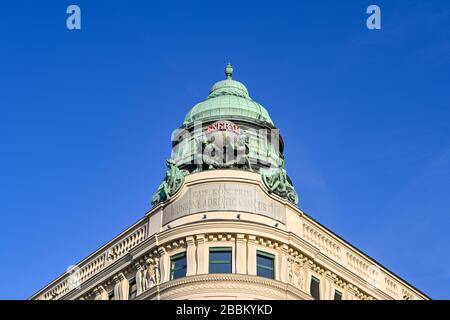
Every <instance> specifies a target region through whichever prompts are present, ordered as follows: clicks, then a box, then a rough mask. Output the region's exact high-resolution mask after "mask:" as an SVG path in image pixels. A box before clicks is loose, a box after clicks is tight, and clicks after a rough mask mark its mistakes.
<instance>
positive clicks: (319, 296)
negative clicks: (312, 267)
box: [309, 275, 321, 300]
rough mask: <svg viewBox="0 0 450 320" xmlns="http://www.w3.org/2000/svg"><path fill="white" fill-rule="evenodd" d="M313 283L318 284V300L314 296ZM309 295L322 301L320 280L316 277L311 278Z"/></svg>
mask: <svg viewBox="0 0 450 320" xmlns="http://www.w3.org/2000/svg"><path fill="white" fill-rule="evenodd" d="M313 283H317V293H318V297H317V298H316V297H315V296H314V295H313V290H312V289H313ZM309 294H310V295H311V296H312V297H313V298H314V300H321V295H320V279H319V278H317V277H315V276H313V275H312V276H311V283H310V285H309Z"/></svg>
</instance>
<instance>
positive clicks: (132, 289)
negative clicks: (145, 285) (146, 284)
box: [128, 278, 137, 300]
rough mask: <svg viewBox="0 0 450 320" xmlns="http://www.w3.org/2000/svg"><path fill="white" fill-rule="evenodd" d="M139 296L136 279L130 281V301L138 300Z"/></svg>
mask: <svg viewBox="0 0 450 320" xmlns="http://www.w3.org/2000/svg"><path fill="white" fill-rule="evenodd" d="M136 295H137V285H136V278H133V279H131V280H130V291H129V294H128V300H133V299H134V298H136Z"/></svg>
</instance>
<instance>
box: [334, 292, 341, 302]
mask: <svg viewBox="0 0 450 320" xmlns="http://www.w3.org/2000/svg"><path fill="white" fill-rule="evenodd" d="M334 300H342V292H340V291H338V290H335V291H334Z"/></svg>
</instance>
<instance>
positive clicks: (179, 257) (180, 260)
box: [170, 252, 186, 280]
mask: <svg viewBox="0 0 450 320" xmlns="http://www.w3.org/2000/svg"><path fill="white" fill-rule="evenodd" d="M185 276H186V252H182V253H179V254H176V255H174V256H172V257H170V280H175V279H178V278H182V277H185Z"/></svg>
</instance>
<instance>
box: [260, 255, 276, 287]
mask: <svg viewBox="0 0 450 320" xmlns="http://www.w3.org/2000/svg"><path fill="white" fill-rule="evenodd" d="M258 256H262V257H265V258H269V259H271V260H272V268H270V267H268V266H265V265H262V264H259V263H258ZM275 267H276V264H275V255H274V254H272V253H268V252H265V251H261V250H256V275H257V276H258V277H263V278H266V279H273V280H275V275H276V273H275V271H276V270H275ZM259 268H262V269H265V270H270V271H272V277H270V278H269V277H266V276H263V275H260V274H258V270H259Z"/></svg>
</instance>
